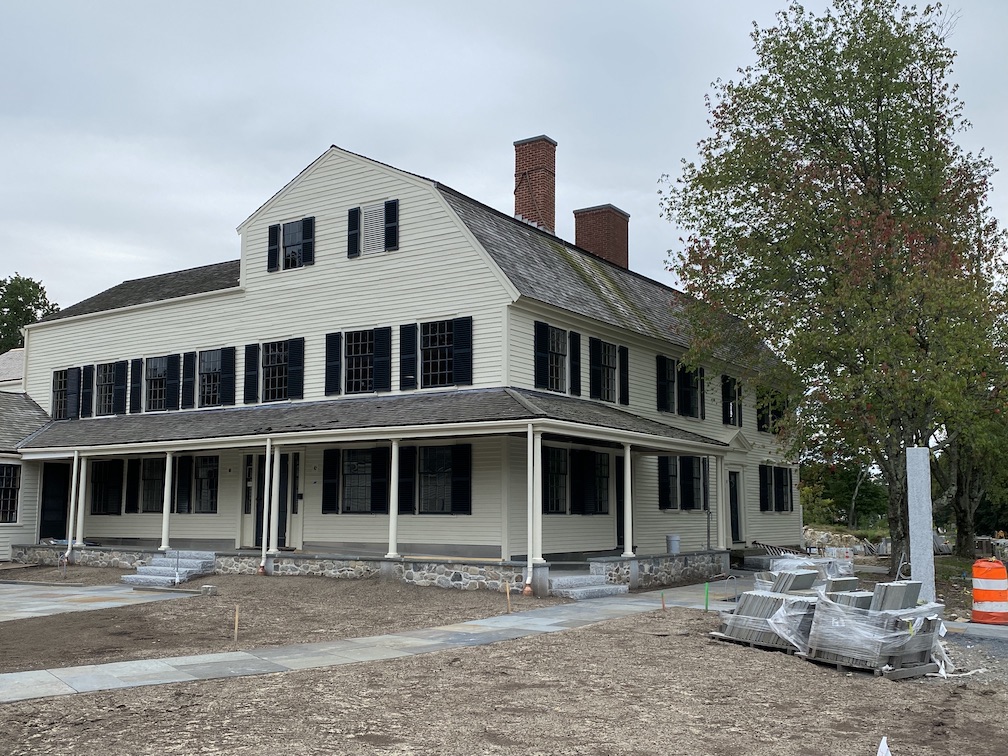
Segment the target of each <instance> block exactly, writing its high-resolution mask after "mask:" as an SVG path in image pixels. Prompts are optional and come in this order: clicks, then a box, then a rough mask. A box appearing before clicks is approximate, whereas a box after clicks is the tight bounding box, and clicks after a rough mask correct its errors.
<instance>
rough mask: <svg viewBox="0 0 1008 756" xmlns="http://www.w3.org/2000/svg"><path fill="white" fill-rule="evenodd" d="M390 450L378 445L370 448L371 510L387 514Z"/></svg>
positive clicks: (375, 512)
mask: <svg viewBox="0 0 1008 756" xmlns="http://www.w3.org/2000/svg"><path fill="white" fill-rule="evenodd" d="M389 454H390V450H389V449H388V448H387V447H384V446H379V447H377V448H375V449H372V450H371V512H372V513H374V514H388V511H389V510H388V504H389V462H390V457H389Z"/></svg>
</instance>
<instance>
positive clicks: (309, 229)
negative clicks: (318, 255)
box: [301, 218, 315, 265]
mask: <svg viewBox="0 0 1008 756" xmlns="http://www.w3.org/2000/svg"><path fill="white" fill-rule="evenodd" d="M301 264H302V265H314V264H315V219H314V218H304V219H303V220H302V221H301Z"/></svg>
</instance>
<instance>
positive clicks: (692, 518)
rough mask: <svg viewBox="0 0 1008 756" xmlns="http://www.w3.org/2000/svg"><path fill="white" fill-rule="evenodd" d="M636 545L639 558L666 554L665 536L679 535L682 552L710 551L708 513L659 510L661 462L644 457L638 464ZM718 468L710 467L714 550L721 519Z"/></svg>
mask: <svg viewBox="0 0 1008 756" xmlns="http://www.w3.org/2000/svg"><path fill="white" fill-rule="evenodd" d="M633 467H634V480H633V486H634V491H633V500H634V545H635V546H636V549H637V553H639V554H645V555H646V554H663V553H665V550H666V544H665V536H666V535H669V534H678V535H679V537H680V548H681V550H682V551H699V550H702V549H706V548H707V512H706V511H704V510H703V509H692V510H679V509H659V508H658V458H657V457H640V458H637V459H635V460H634V465H633ZM716 475H717V473H716V471H715V465H714V462H713V460H711V464H710V480H709V481H708V485H709V486H710V503H711V508H712V511H711V522H710V526H711V547H712V548H717V544H718V518H717V511H716V509H715V507H716V505H717V499H716V489H715V487H714V486H715V477H716Z"/></svg>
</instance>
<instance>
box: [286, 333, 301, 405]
mask: <svg viewBox="0 0 1008 756" xmlns="http://www.w3.org/2000/svg"><path fill="white" fill-rule="evenodd" d="M287 398H288V399H304V338H303V337H302V338H298V339H288V341H287Z"/></svg>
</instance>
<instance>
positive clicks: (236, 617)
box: [234, 604, 238, 645]
mask: <svg viewBox="0 0 1008 756" xmlns="http://www.w3.org/2000/svg"><path fill="white" fill-rule="evenodd" d="M234 642H235V645H238V604H235V625H234Z"/></svg>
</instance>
